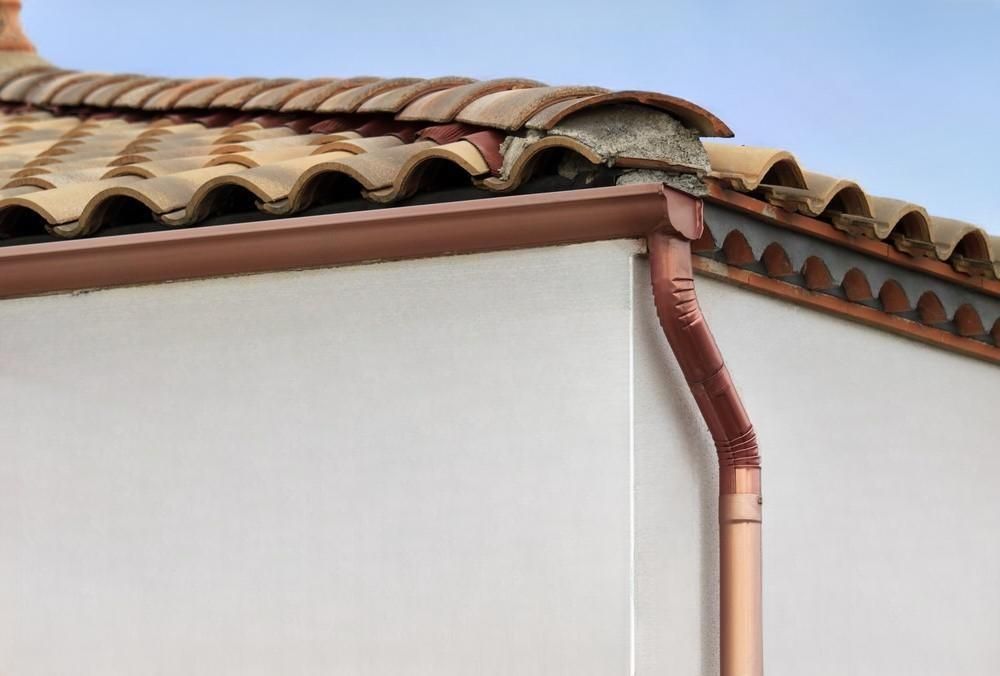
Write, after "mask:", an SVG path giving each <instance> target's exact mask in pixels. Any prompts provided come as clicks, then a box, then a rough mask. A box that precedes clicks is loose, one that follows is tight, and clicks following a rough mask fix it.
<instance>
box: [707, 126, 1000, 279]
mask: <svg viewBox="0 0 1000 676" xmlns="http://www.w3.org/2000/svg"><path fill="white" fill-rule="evenodd" d="M705 149H706V150H707V151H708V157H709V161H710V163H711V166H712V172H711V176H713V177H715V178H716V179H718V180H720V181H722V182H724V183H725V184H726V185H727V186H728V187H730V188H731V189H733V190H737V191H739V192H745V193H753V194H756V195H758V196H760V197H762V198H763V199H765V200H766V201H768V202H770V203H771V204H773V205H775V206H778V207H781V208H784V209H787V210H789V211H795V212H799V213H801V214H804V215H807V216H812V217H816V218H819V219H821V220H824V221H827V222H828V223H830V224H831V225H832V226H833V227H835V228H838V229H840V230H843V231H845V232H847V233H848V234H851V235H855V236H862V237H870V238H872V239H877V240H882V241H888V242H891V243H892V244H893V245H894V246H895V247H896V248H898V249H900V250H901V251H905V252H906V253H908V254H910V255H913V256H925V257H934V258H937V259H939V260H942V261H948V262H949V263H951V264H952V266H954V267H955V268H956V269H958V270H960V271H962V272H965V273H968V274H971V275H982V276H986V277H991V278H1000V237H997V236H991V235H989V234H988V233H987V232H986V231H985V230H983V229H982V228H980V227H979V226H977V225H974V224H972V223H966V222H963V221H958V220H955V219H951V218H942V217H940V216H932V215H930V214H928V213H927V210H926V209H925V208H924V207H922V206H920V205H918V204H913V203H911V202H906V201H903V200H898V199H892V198H888V197H879V196H875V195H871V194H869V193H867V192H866V191H865V190H864V189H863V188H862V187H861V186H860V185H858V184H857V183H855V182H854V181H851V180H848V179H842V178H834V177H832V176H826V175H824V174H818V173H814V172H811V171H806V170H805V169H803V168H802V166H801V165H800V164H799V162H798V161H797V160H796V159H795V157H794V156H793V155H792V154H791V153H789V152H787V151H784V150H773V149H770V148H753V147H747V146H736V145H725V144H720V143H705Z"/></svg>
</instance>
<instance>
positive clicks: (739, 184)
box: [702, 142, 806, 192]
mask: <svg viewBox="0 0 1000 676" xmlns="http://www.w3.org/2000/svg"><path fill="white" fill-rule="evenodd" d="M702 145H704V146H705V151H706V152H707V153H708V160H709V163H710V164H711V167H712V176H715V177H716V178H721V179H724V180H726V181H727V182H728V183H729V184H730V186H731V187H732V188H734V189H735V190H740V191H743V192H752V191H754V190H756V189H757V188H758V187H759V186H760V185H761V183H769V184H771V185H780V186H784V187H789V188H798V189H802V190H804V189H805V188H806V179H805V176H804V175H803V173H802V169H801V168H800V167H799V163H798V161H797V160H796V159H795V156H794V155H792V154H791V153H790V152H787V151H785V150H774V149H772V148H753V147H750V146H733V145H726V144H722V143H709V142H705V143H703V144H702ZM768 174H770V176H768ZM765 179H768V180H765Z"/></svg>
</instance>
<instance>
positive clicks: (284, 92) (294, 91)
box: [242, 77, 334, 110]
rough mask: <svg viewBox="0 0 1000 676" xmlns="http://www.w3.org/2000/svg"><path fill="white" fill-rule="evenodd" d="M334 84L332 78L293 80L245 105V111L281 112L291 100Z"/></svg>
mask: <svg viewBox="0 0 1000 676" xmlns="http://www.w3.org/2000/svg"><path fill="white" fill-rule="evenodd" d="M332 82H334V80H333V79H332V78H328V77H326V78H317V79H314V80H292V81H291V82H286V83H285V84H283V85H279V86H277V87H271V88H270V89H267V90H265V91H263V92H261V93H259V94H257V95H256V96H254V97H253V98H252V99H250V100H249V101H247V102H246V103H244V104H243V106H242V108H243V110H281V107H282V106H284V105H285V104H286V103H288V102H289V101H290V100H291V99H293V98H295V97H296V96H299V95H300V94H303V93H304V92H307V91H309V90H311V89H317V88H319V87H322V86H324V85H328V84H330V83H332Z"/></svg>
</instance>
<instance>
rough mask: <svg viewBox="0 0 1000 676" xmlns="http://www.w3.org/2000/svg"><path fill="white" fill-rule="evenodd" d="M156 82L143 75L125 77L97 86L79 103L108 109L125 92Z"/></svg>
mask: <svg viewBox="0 0 1000 676" xmlns="http://www.w3.org/2000/svg"><path fill="white" fill-rule="evenodd" d="M158 80H159V78H151V77H145V76H143V75H131V76H125V77H122V78H119V79H116V80H113V81H111V82H105V83H104V84H102V85H99V86H97V87H96V88H94V89H93V90H91V91H90V92H89V93H88V94H87V95H86V96H85V97H84V98H83V100H82V101H80V103H82V104H83V105H86V106H95V107H97V108H108V107H110V106H111V105H112V104H113V103H114V102H115V99H117V98H118V97H119V96H121V95H123V94H125V93H126V92H129V91H131V90H133V89H137V88H138V87H142V86H144V85H147V84H149V83H151V82H156V81H158Z"/></svg>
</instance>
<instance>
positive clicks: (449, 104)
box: [396, 78, 545, 122]
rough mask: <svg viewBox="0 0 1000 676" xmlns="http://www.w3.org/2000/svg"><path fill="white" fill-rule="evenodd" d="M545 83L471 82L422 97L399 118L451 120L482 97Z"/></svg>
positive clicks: (512, 79)
mask: <svg viewBox="0 0 1000 676" xmlns="http://www.w3.org/2000/svg"><path fill="white" fill-rule="evenodd" d="M544 86H545V85H543V84H542V83H541V82H536V81H534V80H524V79H518V78H507V79H501V80H483V81H481V82H471V83H469V84H465V85H459V86H457V87H451V88H450V89H445V90H442V91H439V92H435V93H433V94H427V95H425V96H421V97H420V98H418V99H417V100H415V101H414V102H413V103H411V104H410V105H408V106H407V107H406V108H404V109H403V110H402V111H401V112H400V113H399V114H398V115H396V119H399V120H422V121H423V120H426V121H430V122H451V121H452V120H454V119H455V116H456V115H458V113H459V112H461V111H462V109H463V108H465V107H466V106H468V105H469V104H471V103H472V102H473V101H475V100H476V99H478V98H480V97H483V96H486V95H488V94H492V93H494V92H499V91H508V90H511V89H526V88H529V87H544Z"/></svg>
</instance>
